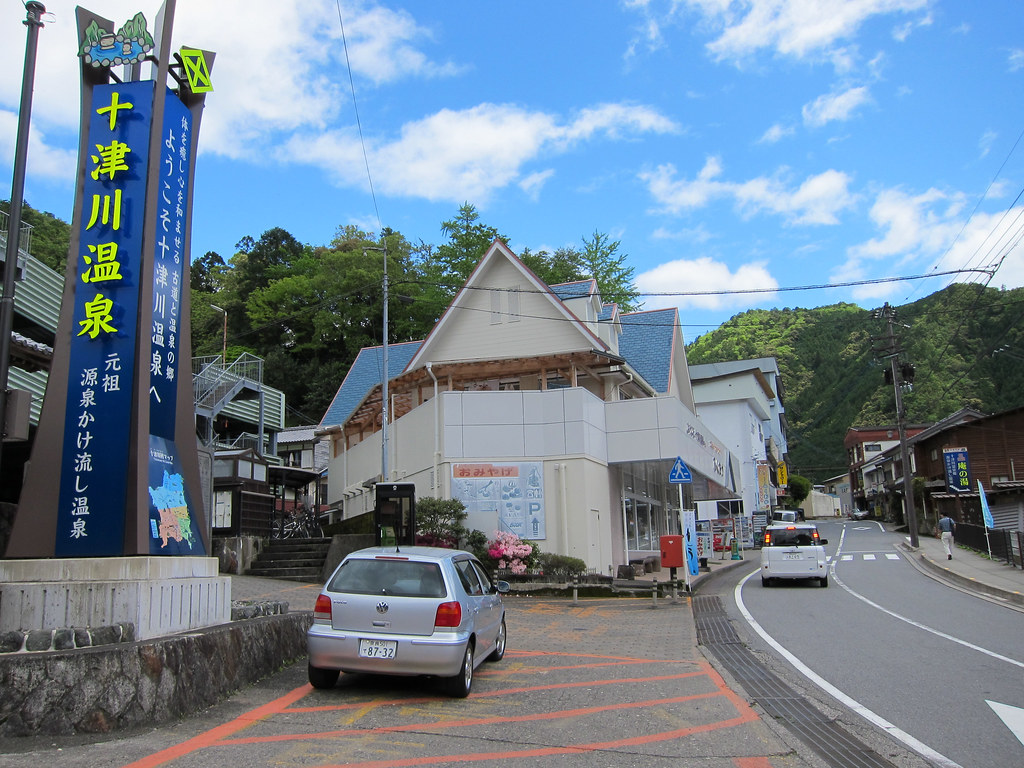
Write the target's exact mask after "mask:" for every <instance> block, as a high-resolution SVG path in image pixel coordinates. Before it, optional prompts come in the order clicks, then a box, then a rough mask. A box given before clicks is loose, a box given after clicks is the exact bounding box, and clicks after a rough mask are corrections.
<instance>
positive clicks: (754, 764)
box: [732, 757, 772, 768]
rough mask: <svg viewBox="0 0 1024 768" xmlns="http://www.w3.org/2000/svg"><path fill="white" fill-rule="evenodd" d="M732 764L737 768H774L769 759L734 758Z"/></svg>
mask: <svg viewBox="0 0 1024 768" xmlns="http://www.w3.org/2000/svg"><path fill="white" fill-rule="evenodd" d="M732 764H733V765H735V766H736V768H772V764H771V761H770V760H769V759H768V758H767V757H734V758H733V759H732Z"/></svg>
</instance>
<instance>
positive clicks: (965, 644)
mask: <svg viewBox="0 0 1024 768" xmlns="http://www.w3.org/2000/svg"><path fill="white" fill-rule="evenodd" d="M842 548H843V540H842V537H840V539H839V549H840V550H841V549H842ZM837 554H838V552H837ZM831 570H832V580H833V581H835V583H836V584H838V585H839V586H840V587H842V588H843V589H845V590H846V591H847V592H849V593H850V594H851V595H853V596H854V597H856V598H857V599H858V600H861V601H863V602H865V603H867V604H868V605H870V606H871V607H872V608H876V609H877V610H879V611H881V612H882V613H884V614H886V615H888V616H892V617H893V618H894V619H899V620H900V621H903V622H906V623H907V624H909V625H910V626H912V627H917V628H918V629H923V630H924V631H925V632H930V633H931V634H933V635H935V636H936V637H941V638H942V639H943V640H949V641H950V642H952V643H956V644H957V645H962V646H963V647H964V648H970V649H971V650H972V651H977V652H978V653H983V654H985V655H986V656H990V657H992V658H993V659H998V660H999V661H1005V662H1006V663H1007V664H1013V665H1014V666H1015V667H1020V668H1021V669H1024V661H1018V660H1017V659H1011V658H1010V657H1009V656H1003V655H1002V654H1001V653H996V652H995V651H990V650H988V649H987V648H982V647H981V646H980V645H975V644H974V643H969V642H967V641H966V640H961V639H960V638H958V637H953V635H950V634H947V633H946V632H942V631H940V630H938V629H935V628H933V627H929V626H928V625H927V624H922V623H921V622H919V621H914V620H913V619H910V618H907V617H906V616H903V615H901V614H899V613H896V612H895V611H890V610H889V609H888V608H884V607H883V606H881V605H879V604H878V603H876V602H874V601H873V600H869V599H868V598H866V597H864V595H862V594H860V593H859V592H854V591H853V590H852V589H850V587H849V586H847V585H846V584H844V583H843V581H842V580H841V579H840V578H839V577H838V576H836V569H835V564H833V566H832V569H831Z"/></svg>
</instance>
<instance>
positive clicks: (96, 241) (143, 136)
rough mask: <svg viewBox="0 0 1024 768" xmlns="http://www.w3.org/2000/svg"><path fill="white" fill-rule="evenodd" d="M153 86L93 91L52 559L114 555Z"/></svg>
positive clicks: (120, 534) (118, 541)
mask: <svg viewBox="0 0 1024 768" xmlns="http://www.w3.org/2000/svg"><path fill="white" fill-rule="evenodd" d="M153 87H154V83H153V82H152V81H144V82H134V83H115V84H108V85H99V86H96V88H95V90H94V93H93V102H92V103H93V111H92V114H91V115H90V118H89V125H88V137H89V143H88V146H90V147H92V148H93V149H94V151H93V153H92V154H91V163H92V167H91V169H88V168H87V171H86V173H85V177H84V193H83V195H82V197H81V204H82V206H83V208H84V210H82V211H80V220H81V228H80V231H79V243H80V253H79V269H78V271H77V273H76V275H75V286H74V296H75V298H74V314H73V321H72V331H71V353H70V367H69V372H68V396H67V402H66V405H65V420H64V450H63V455H62V459H61V461H62V468H61V474H60V477H61V484H60V497H59V498H60V501H59V506H58V510H57V533H56V542H55V554H56V555H57V556H58V557H82V556H96V555H117V554H120V553H121V552H122V551H123V538H124V523H125V521H124V510H125V490H126V482H127V477H126V475H127V473H126V472H125V466H126V465H127V463H128V460H129V448H130V445H129V443H130V440H129V438H130V434H129V429H130V421H131V419H130V418H129V414H130V413H131V405H132V398H133V395H134V393H133V391H132V381H133V376H134V371H135V362H136V361H135V346H136V333H137V329H136V325H137V322H138V319H137V318H138V305H139V290H140V275H141V257H142V230H143V221H144V217H145V199H146V177H147V173H148V150H149V133H150V124H151V122H152V104H153Z"/></svg>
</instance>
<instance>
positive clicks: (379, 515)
mask: <svg viewBox="0 0 1024 768" xmlns="http://www.w3.org/2000/svg"><path fill="white" fill-rule="evenodd" d="M374 493H375V501H376V503H375V505H374V508H373V521H374V535H375V536H376V542H377V546H385V547H387V546H402V545H405V546H411V545H413V544H415V543H416V484H415V483H377V485H376V486H375V487H374Z"/></svg>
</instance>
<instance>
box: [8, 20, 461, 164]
mask: <svg viewBox="0 0 1024 768" xmlns="http://www.w3.org/2000/svg"><path fill="white" fill-rule="evenodd" d="M20 5H21V4H20V3H3V4H0V25H2V27H3V28H5V29H15V28H19V29H20V28H21V26H20V22H21V21H22V20H23V19H24V11H23V9H22V8H21V7H20ZM50 10H54V8H51V9H50ZM138 10H139V8H138V3H137V2H133V0H108V2H106V4H105V7H104V8H103V10H102V13H103V15H104V16H106V17H107V18H109V19H111V20H112V21H114V22H115V24H117V25H120V24H122V23H123V22H124V21H125V20H127V19H128V18H130V17H131V16H133V15H134V14H135V13H136V12H137V11H138ZM342 11H343V14H344V15H343V18H344V21H345V32H346V37H347V39H348V45H349V61H350V62H351V66H352V71H353V74H354V76H355V82H356V89H357V96H358V94H359V89H360V86H362V87H363V88H366V89H367V90H368V89H369V88H370V87H372V86H374V85H380V84H383V83H390V82H394V81H396V80H399V79H402V78H433V77H441V76H450V75H454V74H456V73H457V72H459V71H460V67H459V66H458V65H456V64H453V63H451V62H448V61H435V60H434V59H432V58H431V57H430V56H429V55H428V53H426V52H425V51H424V50H421V49H420V48H419V47H417V45H418V44H420V43H423V44H424V45H426V44H429V42H430V40H431V33H430V32H429V30H427V29H425V28H423V27H421V26H419V25H418V24H417V23H416V22H415V20H414V19H413V18H412V16H411V15H410V14H409V13H407V12H406V11H395V10H391V9H388V8H385V7H383V6H379V5H376V4H373V3H370V2H362V1H361V0H356V1H355V2H346V3H345V4H344V5H343V8H342ZM154 13H155V11H154ZM211 13H212V11H211V7H210V5H209V4H208V3H200V2H187V3H186V2H182V3H178V6H177V11H176V14H175V23H174V35H173V41H172V48H174V49H176V48H178V47H181V46H183V45H188V46H190V47H198V48H204V49H207V50H214V51H216V53H217V58H216V61H215V62H214V67H213V71H212V73H211V75H212V81H213V87H214V91H213V92H212V93H211V94H209V96H208V97H207V101H206V110H205V111H204V114H203V125H202V134H203V140H202V142H200V147H201V149H202V151H204V152H216V153H219V154H222V155H225V156H227V157H231V158H245V159H250V160H252V159H258V158H260V156H261V155H263V154H264V153H266V152H267V148H268V147H273V146H276V145H279V144H281V143H283V142H284V141H286V140H287V138H288V137H289V136H290V135H292V134H293V133H295V132H299V131H303V132H308V131H323V130H326V128H327V127H328V126H329V125H330V124H331V123H332V121H335V120H336V119H337V118H338V116H339V114H345V115H346V117H345V119H346V121H349V120H350V117H349V115H350V113H351V103H352V100H351V93H350V88H349V78H348V69H347V64H346V59H345V51H344V46H343V44H342V40H341V30H340V25H339V23H338V6H337V4H336V2H334V0H301V1H300V0H275V1H274V2H262V3H260V4H259V12H258V13H255V12H253V3H252V2H251V0H217V3H216V16H215V17H211ZM211 18H215V19H219V20H221V22H223V23H216V24H214V23H211ZM148 20H149V21H150V23H151V24H153V23H155V19H152V18H149V19H148ZM224 20H227V21H224ZM76 37H77V30H76V24H75V15H74V12H73V10H72V9H71V7H70V6H69V7H67V8H63V7H61V8H56V22H55V23H51V24H47V25H45V26H44V27H43V28H42V29H41V30H40V32H39V47H38V57H37V69H36V90H35V101H34V105H33V120H34V121H37V122H38V123H40V124H42V125H44V126H58V127H61V128H62V129H68V130H75V131H77V127H78V122H79V114H78V106H79V86H78V82H79V74H78V60H77V59H76V58H75V56H74V53H73V52H74V51H75V49H76V47H77V42H78V41H77V40H76ZM23 56H24V46H23V45H3V46H0V67H2V68H3V69H4V71H7V72H18V73H20V72H21V67H22V58H23ZM43 83H45V87H41V84H43ZM20 87H21V78H20V77H17V78H11V77H8V78H2V79H0V105H5V106H8V107H11V108H16V106H17V104H18V100H19V95H20Z"/></svg>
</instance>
